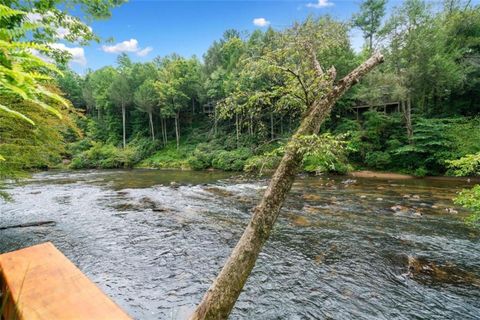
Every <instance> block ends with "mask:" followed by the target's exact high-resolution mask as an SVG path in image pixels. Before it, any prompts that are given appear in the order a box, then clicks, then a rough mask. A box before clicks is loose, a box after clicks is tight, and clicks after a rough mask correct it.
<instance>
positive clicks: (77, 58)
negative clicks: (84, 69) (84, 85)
mask: <svg viewBox="0 0 480 320" xmlns="http://www.w3.org/2000/svg"><path fill="white" fill-rule="evenodd" d="M49 46H50V47H52V48H54V49H58V50H63V51H66V52H68V53H70V54H71V55H72V60H70V61H71V62H73V63H78V64H80V65H82V66H85V65H86V64H87V58H86V57H85V50H83V48H81V47H67V46H66V45H64V44H63V43H52V44H49Z"/></svg>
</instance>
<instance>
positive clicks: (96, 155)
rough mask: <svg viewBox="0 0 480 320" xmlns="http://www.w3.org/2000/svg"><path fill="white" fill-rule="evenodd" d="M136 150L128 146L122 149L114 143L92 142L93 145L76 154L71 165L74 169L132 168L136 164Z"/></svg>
mask: <svg viewBox="0 0 480 320" xmlns="http://www.w3.org/2000/svg"><path fill="white" fill-rule="evenodd" d="M136 158H137V156H136V150H135V148H134V147H131V146H128V147H127V148H125V149H120V148H117V147H115V146H114V145H112V144H102V143H100V142H92V147H91V148H90V149H88V150H86V151H83V152H81V153H79V154H77V155H75V156H74V157H73V159H72V163H71V164H70V167H71V168H72V169H84V168H101V169H113V168H130V167H132V166H133V165H134V164H135V159H136Z"/></svg>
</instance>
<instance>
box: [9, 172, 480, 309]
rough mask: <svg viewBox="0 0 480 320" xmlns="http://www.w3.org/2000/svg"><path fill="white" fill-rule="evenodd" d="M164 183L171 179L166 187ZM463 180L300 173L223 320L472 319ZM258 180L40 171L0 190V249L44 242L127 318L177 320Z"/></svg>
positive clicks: (239, 225)
mask: <svg viewBox="0 0 480 320" xmlns="http://www.w3.org/2000/svg"><path fill="white" fill-rule="evenodd" d="M172 182H174V183H172ZM465 185H466V182H464V181H461V180H391V181H389V180H379V179H360V178H355V179H347V178H344V177H323V178H319V177H300V178H299V179H297V181H296V183H295V185H294V189H293V191H292V194H291V195H290V196H289V197H288V200H287V203H286V205H285V207H284V209H283V212H282V214H281V217H280V219H279V221H278V223H277V225H276V227H275V229H274V232H273V234H272V237H271V239H270V241H269V242H268V244H267V246H266V247H265V249H264V250H263V252H262V254H261V255H260V258H259V261H258V263H257V265H256V267H255V269H254V271H253V274H252V277H251V278H250V279H249V281H248V283H247V285H246V288H245V290H244V292H243V293H242V294H241V296H240V299H239V301H238V303H237V305H236V308H235V310H234V313H233V314H232V319H318V318H319V319H325V318H331V319H412V318H426V319H432V318H438V319H475V318H478V317H479V314H480V287H479V285H478V283H479V282H478V279H479V278H480V250H479V248H480V246H479V243H480V240H479V237H480V236H479V232H478V230H475V229H472V228H470V227H468V226H465V224H464V223H463V221H462V219H463V217H464V216H465V214H466V213H465V212H464V211H463V210H461V209H460V208H457V207H455V206H453V204H452V203H451V200H450V199H451V198H452V196H453V195H454V194H455V192H456V191H458V190H459V189H460V188H461V187H464V186H465ZM265 187H266V180H245V179H240V178H238V177H235V176H232V175H230V174H226V173H222V172H188V171H153V170H132V171H83V172H73V173H72V172H66V173H65V172H58V173H43V174H39V175H36V176H35V177H34V178H33V179H31V180H28V181H24V182H22V183H12V184H10V185H9V188H10V190H9V191H10V192H11V194H12V196H13V198H14V200H15V202H12V203H5V202H1V203H0V210H1V218H0V225H10V224H16V223H22V222H26V221H39V220H54V221H56V222H57V223H56V225H54V226H45V227H34V228H22V229H9V230H0V251H1V252H5V251H10V250H15V249H18V248H21V247H24V246H28V245H32V244H35V243H39V242H43V241H52V242H53V243H54V244H55V245H56V246H57V247H58V248H59V249H60V250H61V251H62V252H64V253H65V254H66V255H67V256H68V257H69V258H70V259H71V260H72V261H74V263H75V264H76V265H77V266H79V267H80V269H81V270H82V271H84V272H85V273H86V274H87V275H88V276H89V277H90V278H91V279H92V280H93V281H95V282H96V283H98V284H99V285H100V287H102V289H104V290H105V291H106V292H107V293H108V294H109V295H110V296H111V297H112V298H113V299H114V300H115V301H117V302H118V303H119V304H120V305H121V306H122V307H123V308H124V309H125V310H126V311H127V312H129V313H130V314H131V315H132V316H134V317H135V318H137V319H183V318H185V317H186V316H187V315H188V313H189V312H190V311H191V310H192V308H193V307H194V306H195V304H196V303H197V302H198V301H199V300H200V298H201V296H202V294H203V292H204V291H205V290H206V289H207V287H208V286H209V284H210V282H211V281H212V279H213V278H214V277H215V275H216V274H217V272H218V270H219V268H220V267H221V266H222V264H223V262H224V260H225V258H226V257H227V256H228V254H229V252H230V250H231V248H232V247H233V246H234V245H235V243H236V241H237V240H238V238H239V237H240V235H241V232H242V231H243V228H244V226H245V224H246V223H247V221H248V218H249V216H250V211H249V210H250V208H251V207H252V206H253V205H254V204H255V203H256V202H257V201H258V199H259V198H260V196H261V195H262V192H263V191H264V189H265Z"/></svg>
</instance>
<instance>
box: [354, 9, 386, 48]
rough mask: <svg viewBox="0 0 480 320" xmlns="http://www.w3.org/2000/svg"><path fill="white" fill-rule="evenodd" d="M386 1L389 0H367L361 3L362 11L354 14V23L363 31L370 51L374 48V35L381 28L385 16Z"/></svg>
mask: <svg viewBox="0 0 480 320" xmlns="http://www.w3.org/2000/svg"><path fill="white" fill-rule="evenodd" d="M386 3H387V0H365V1H363V2H362V4H361V5H360V12H359V13H358V14H355V15H354V16H353V24H354V26H356V27H358V28H360V29H361V30H362V31H363V36H364V38H365V39H366V40H367V43H368V50H369V51H370V52H371V51H372V49H373V39H374V36H375V35H376V34H377V33H378V31H379V30H380V25H381V23H382V18H383V17H384V16H385V4H386Z"/></svg>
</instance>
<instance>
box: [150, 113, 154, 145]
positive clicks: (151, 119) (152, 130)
mask: <svg viewBox="0 0 480 320" xmlns="http://www.w3.org/2000/svg"><path fill="white" fill-rule="evenodd" d="M148 117H149V118H150V130H151V132H152V141H155V129H154V128H153V118H152V113H151V112H149V113H148Z"/></svg>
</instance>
